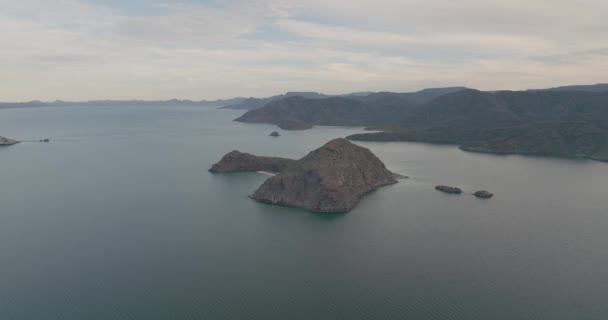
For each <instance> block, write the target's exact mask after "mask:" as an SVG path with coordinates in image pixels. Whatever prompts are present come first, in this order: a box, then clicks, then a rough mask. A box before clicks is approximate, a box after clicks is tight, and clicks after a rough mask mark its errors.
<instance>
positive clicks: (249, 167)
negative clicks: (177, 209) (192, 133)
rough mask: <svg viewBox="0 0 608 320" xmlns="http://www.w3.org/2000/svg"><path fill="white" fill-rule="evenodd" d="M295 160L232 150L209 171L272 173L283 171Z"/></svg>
mask: <svg viewBox="0 0 608 320" xmlns="http://www.w3.org/2000/svg"><path fill="white" fill-rule="evenodd" d="M295 162H296V161H295V160H292V159H285V158H278V157H258V156H254V155H252V154H249V153H243V152H239V151H236V150H235V151H232V152H230V153H228V154H226V155H225V156H224V157H223V158H222V160H220V162H218V163H216V164H214V165H213V166H212V167H211V169H209V172H212V173H226V172H239V171H266V172H271V173H279V172H283V171H284V170H285V169H287V168H288V167H290V166H292V165H293V164H295Z"/></svg>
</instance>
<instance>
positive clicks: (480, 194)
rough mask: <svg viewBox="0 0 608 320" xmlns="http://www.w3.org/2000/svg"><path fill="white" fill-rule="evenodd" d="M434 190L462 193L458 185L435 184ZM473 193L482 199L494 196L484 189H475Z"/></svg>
mask: <svg viewBox="0 0 608 320" xmlns="http://www.w3.org/2000/svg"><path fill="white" fill-rule="evenodd" d="M435 190H437V191H441V192H444V193H449V194H462V193H463V191H462V189H460V188H458V187H451V186H445V185H439V186H435ZM473 195H474V196H476V197H477V198H482V199H490V198H492V197H493V196H494V194H493V193H491V192H489V191H486V190H479V191H475V192H474V193H473Z"/></svg>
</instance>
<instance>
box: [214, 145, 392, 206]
mask: <svg viewBox="0 0 608 320" xmlns="http://www.w3.org/2000/svg"><path fill="white" fill-rule="evenodd" d="M235 155H237V157H235ZM226 157H228V158H229V159H226ZM226 157H224V159H222V161H220V163H218V164H216V165H214V168H216V169H215V170H213V168H212V170H211V171H212V172H227V171H226V170H223V171H218V170H217V168H223V169H226V168H228V167H234V168H238V169H239V170H232V171H244V170H242V169H243V168H246V167H252V166H251V165H249V164H248V163H239V164H237V163H235V162H239V161H238V159H239V158H240V159H245V157H242V156H241V155H239V154H233V155H232V156H230V154H228V155H227V156H226ZM253 157H255V156H253ZM255 158H257V160H253V159H252V158H248V157H247V158H246V161H247V162H255V163H258V164H259V163H261V162H264V161H267V159H273V158H267V157H255ZM274 159H276V158H274ZM283 160H284V159H283ZM292 161H293V160H292ZM222 163H224V164H222ZM227 163H232V164H231V165H226V164H227ZM251 170H256V171H257V170H260V169H259V166H255V168H252V169H251ZM264 171H269V170H264ZM275 172H278V173H279V174H277V175H275V176H273V177H271V178H269V179H268V180H266V181H265V182H264V183H263V184H262V186H260V187H259V188H258V189H257V190H256V191H255V192H254V193H253V194H252V195H251V198H252V199H254V200H257V201H260V202H264V203H270V204H275V205H282V206H289V207H298V208H303V209H306V210H308V211H312V212H348V211H350V210H352V209H354V208H355V207H356V206H357V205H358V204H359V201H360V199H361V197H362V196H364V195H365V194H367V193H369V192H371V191H374V190H376V189H378V188H380V187H382V186H386V185H390V184H395V183H397V182H398V181H397V178H398V177H399V176H398V175H396V174H394V173H392V172H391V171H389V170H388V169H386V167H385V165H384V163H382V161H381V160H380V159H378V158H377V157H376V156H375V155H374V154H373V153H372V152H371V151H369V150H368V149H366V148H363V147H360V146H357V145H355V144H353V143H351V142H349V141H348V140H346V139H335V140H332V141H330V142H328V143H327V144H325V145H324V146H322V147H321V148H319V149H316V150H314V151H312V152H310V153H309V154H308V155H307V156H305V157H304V158H302V159H300V160H297V161H294V162H293V163H289V164H288V165H286V166H284V167H283V170H280V171H275Z"/></svg>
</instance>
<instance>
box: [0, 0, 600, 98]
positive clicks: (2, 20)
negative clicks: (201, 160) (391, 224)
mask: <svg viewBox="0 0 608 320" xmlns="http://www.w3.org/2000/svg"><path fill="white" fill-rule="evenodd" d="M0 7H2V11H0V39H2V45H1V47H0V81H1V82H2V84H3V85H2V86H0V100H4V101H7V100H30V99H44V100H54V99H67V100H82V99H103V98H112V99H131V98H145V99H167V98H173V97H177V98H189V99H204V98H205V99H214V98H220V97H231V96H237V95H245V96H252V95H253V96H260V95H271V94H276V93H280V92H284V91H289V90H316V91H323V92H328V93H339V92H348V91H362V90H393V91H405V90H415V89H420V88H423V87H428V86H443V85H467V86H471V87H477V88H480V89H497V88H507V89H508V88H511V89H521V88H527V87H544V86H553V85H560V84H571V83H594V82H606V78H605V74H608V46H607V45H606V42H605V39H607V38H608V19H605V18H604V17H605V16H606V15H607V14H608V3H607V2H606V1H596V0H585V1H579V2H578V3H574V2H571V1H563V0H552V1H549V0H528V1H523V0H510V1H508V0H483V1H481V0H461V1H451V0H436V1H428V0H427V1H422V0H375V1H372V0H350V1H346V0H325V1H321V0H308V1H303V0H260V1H255V2H253V4H252V2H251V1H244V0H233V1H224V2H221V3H220V2H217V3H215V5H214V6H205V5H184V4H168V5H165V6H164V7H163V10H164V11H163V12H161V13H156V14H154V15H151V14H148V15H144V14H142V15H129V14H125V13H123V12H121V11H120V10H118V9H117V8H108V7H105V6H100V5H94V4H92V3H91V2H90V1H89V2H84V1H80V0H56V1H37V0H21V1H19V2H17V1H8V0H0ZM259 33H263V36H260V34H259Z"/></svg>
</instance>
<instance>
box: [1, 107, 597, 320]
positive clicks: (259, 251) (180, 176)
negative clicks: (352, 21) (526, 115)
mask: <svg viewBox="0 0 608 320" xmlns="http://www.w3.org/2000/svg"><path fill="white" fill-rule="evenodd" d="M238 115H240V112H238V111H230V110H217V109H212V108H196V107H98V108H97V107H86V108H83V107H60V108H31V109H20V110H19V109H7V110H0V135H2V136H6V137H10V138H16V139H20V140H37V139H42V138H51V139H52V142H51V143H49V144H44V143H33V142H30V143H23V144H20V145H17V146H13V147H7V148H0V165H1V166H2V177H1V180H0V259H1V260H0V262H1V263H0V319H3V320H4V319H19V320H22V319H264V320H267V319H422V320H424V319H467V320H468V319H483V320H489V319H510V320H511V319H550V320H559V319H598V320H600V319H602V320H603V319H608V164H606V163H600V162H593V161H586V160H572V159H560V158H542V157H523V156H495V155H484V154H474V153H466V152H462V151H460V150H458V149H457V148H456V147H454V146H441V145H427V144H416V143H362V144H361V145H363V146H365V147H368V148H370V149H371V150H372V151H373V152H374V153H376V154H377V155H378V156H379V157H380V158H381V159H382V160H384V161H385V163H386V164H387V166H388V167H389V168H390V169H391V170H393V171H395V172H398V173H401V174H404V175H408V176H411V177H412V178H411V179H409V180H405V181H402V182H401V183H399V184H397V185H394V186H390V187H386V188H383V189H381V190H379V191H378V192H375V193H372V194H370V195H369V196H367V197H366V198H365V199H364V201H363V202H362V205H361V206H360V207H359V208H358V209H356V210H354V211H353V212H351V213H349V214H345V215H318V214H311V213H307V212H304V211H301V210H297V209H287V208H280V207H273V206H269V205H263V204H259V203H256V202H254V201H251V200H250V199H248V198H247V195H248V194H250V193H251V192H252V191H253V190H255V189H256V188H257V186H258V185H260V184H261V183H262V182H263V180H264V179H265V178H266V177H265V176H263V175H261V174H257V173H243V174H226V175H211V174H209V173H208V172H207V169H208V168H209V167H210V166H211V164H213V163H214V162H216V161H217V160H219V159H220V158H221V156H222V155H224V154H225V153H227V152H229V151H231V150H233V149H238V150H241V151H246V152H251V153H255V154H261V155H276V156H287V157H293V158H298V157H301V156H303V155H305V154H306V153H307V152H308V151H310V150H312V149H314V148H317V147H319V146H321V145H322V144H324V143H325V142H327V141H329V140H330V139H332V138H335V137H343V136H346V135H348V134H351V133H354V132H360V131H361V130H360V129H354V128H315V129H313V130H308V131H301V132H282V135H283V136H282V137H280V138H276V139H274V138H270V137H268V134H269V133H270V132H271V131H273V130H276V129H275V128H274V127H272V126H267V125H247V124H240V123H235V122H232V121H230V120H231V119H233V118H235V117H237V116H238ZM436 184H450V185H458V186H461V187H463V188H464V189H465V190H466V191H475V190H477V189H488V190H490V191H492V192H494V193H496V196H495V198H494V199H491V200H489V201H484V200H480V199H476V198H474V197H472V196H467V195H464V196H451V195H446V194H442V193H439V192H436V191H435V190H433V186H434V185H436Z"/></svg>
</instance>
